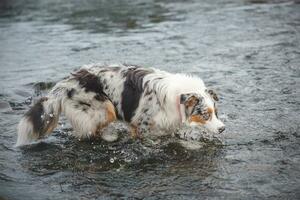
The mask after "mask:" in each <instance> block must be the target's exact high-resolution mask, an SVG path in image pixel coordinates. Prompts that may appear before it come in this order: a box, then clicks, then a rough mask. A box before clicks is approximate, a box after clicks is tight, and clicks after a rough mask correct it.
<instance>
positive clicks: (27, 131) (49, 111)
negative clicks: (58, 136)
mask: <svg viewBox="0 0 300 200" xmlns="http://www.w3.org/2000/svg"><path fill="white" fill-rule="evenodd" d="M60 112H61V99H59V98H57V97H55V96H49V97H42V98H41V99H39V100H38V101H37V102H36V103H35V104H34V105H33V107H32V108H31V109H30V110H28V111H27V112H26V113H25V115H24V116H23V118H22V119H21V121H20V123H19V125H18V139H17V143H16V146H20V145H24V144H28V143H30V142H32V141H34V140H36V139H39V138H42V137H44V136H45V135H47V134H50V133H51V132H52V131H53V129H54V128H55V127H56V126H57V123H58V119H59V114H60Z"/></svg>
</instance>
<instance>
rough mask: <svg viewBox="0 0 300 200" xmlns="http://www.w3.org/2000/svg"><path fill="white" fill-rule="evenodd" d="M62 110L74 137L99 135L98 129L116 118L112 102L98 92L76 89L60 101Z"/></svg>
mask: <svg viewBox="0 0 300 200" xmlns="http://www.w3.org/2000/svg"><path fill="white" fill-rule="evenodd" d="M62 112H63V113H64V114H65V115H66V117H67V118H68V120H69V121H70V123H71V124H72V127H73V128H74V134H75V136H76V137H79V138H85V137H91V136H96V135H100V130H101V129H102V128H104V127H105V126H107V125H108V124H109V123H111V122H112V121H115V120H116V113H115V108H114V106H113V104H112V103H111V102H110V101H109V100H108V99H107V98H99V94H96V93H94V92H86V91H85V90H84V89H81V90H76V91H74V92H73V94H72V96H71V97H67V98H65V99H64V100H63V102H62Z"/></svg>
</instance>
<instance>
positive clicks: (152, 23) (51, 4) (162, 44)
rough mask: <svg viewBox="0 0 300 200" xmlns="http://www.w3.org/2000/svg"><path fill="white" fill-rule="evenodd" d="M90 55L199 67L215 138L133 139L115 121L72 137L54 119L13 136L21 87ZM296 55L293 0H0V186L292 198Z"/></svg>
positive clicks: (299, 26)
mask: <svg viewBox="0 0 300 200" xmlns="http://www.w3.org/2000/svg"><path fill="white" fill-rule="evenodd" d="M92 62H102V63H118V62H125V63H133V64H138V65H142V66H148V67H157V68H161V69H163V70H168V71H171V72H185V73H192V74H195V75H198V76H200V77H201V78H202V79H204V81H205V82H206V84H207V85H208V86H210V87H212V88H214V89H216V90H217V91H218V93H219V96H220V98H221V100H220V103H219V105H220V112H221V113H220V114H221V117H222V118H223V120H224V121H225V124H226V126H227V129H226V131H225V133H224V135H223V136H222V142H223V144H224V145H219V144H217V143H216V142H206V143H204V146H203V148H201V149H199V150H196V151H190V150H186V149H184V148H182V147H180V146H179V145H177V144H176V142H175V143H172V142H170V143H168V142H162V143H160V144H156V145H155V144H154V145H153V144H152V145H149V144H142V143H141V142H140V141H132V140H130V139H129V138H128V137H127V136H126V134H124V133H126V129H125V128H124V127H123V126H122V125H116V128H115V129H113V130H114V131H116V132H118V133H119V134H120V135H122V137H121V139H120V140H119V141H117V142H114V143H112V144H109V143H105V142H103V141H100V140H96V141H78V140H76V139H74V138H72V137H71V136H69V135H68V132H70V131H71V130H70V129H69V128H68V125H67V124H66V125H65V120H62V122H61V125H60V126H59V128H58V129H56V131H55V132H54V134H53V135H51V136H50V137H49V138H47V139H45V140H44V141H43V142H41V143H38V144H34V145H31V146H28V147H25V148H22V149H17V148H14V147H13V145H14V143H15V141H16V125H17V123H18V121H19V120H20V118H21V116H22V114H23V113H24V112H25V110H27V109H28V107H29V105H30V102H31V98H32V97H36V96H38V95H40V93H41V92H43V89H45V88H47V87H48V86H50V85H51V83H53V82H57V81H58V80H60V79H61V78H63V77H64V76H66V75H67V74H68V73H69V72H70V71H72V70H74V69H75V68H77V67H79V66H80V65H82V64H88V63H92ZM299 65H300V4H299V1H280V0H279V1H267V0H253V1H251V0H250V1H246V0H244V1H243V0H222V1H221V0H220V1H210V0H203V1H200V0H199V1H197V0H194V1H183V0H182V1H180V0H177V1H162V0H149V1H146V0H135V1H129V0H123V1H109V0H102V1H100V0H99V1H96V0H94V1H91V0H90V1H76V0H74V1H71V0H64V1H62V0H51V1H50V0H49V1H43V0H39V1H35V0H0V197H3V198H7V199H105V198H115V199H119V198H125V199H126V198H129V197H131V198H133V199H135V198H136V199H143V198H146V199H222V198H224V199H299V198H300V167H299V165H300V150H299V147H300V138H299V137H300V125H299V123H300V116H299V114H300V91H299V87H300V66H299ZM62 125H65V126H62ZM122 133H123V134H122ZM166 140H168V139H166ZM162 141H165V140H164V139H162Z"/></svg>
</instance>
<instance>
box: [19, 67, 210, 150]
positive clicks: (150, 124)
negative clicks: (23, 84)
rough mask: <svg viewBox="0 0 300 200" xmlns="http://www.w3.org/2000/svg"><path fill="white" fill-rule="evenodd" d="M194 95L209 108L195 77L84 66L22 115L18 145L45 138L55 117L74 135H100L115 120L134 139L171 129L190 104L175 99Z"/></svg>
mask: <svg viewBox="0 0 300 200" xmlns="http://www.w3.org/2000/svg"><path fill="white" fill-rule="evenodd" d="M182 83H184V84H182ZM193 93H197V94H200V96H201V98H202V100H203V101H205V102H206V104H207V105H208V106H210V107H214V103H213V100H212V98H211V94H209V92H207V89H206V87H205V86H204V83H203V81H202V80H201V79H199V78H197V77H192V76H188V75H183V74H171V73H168V72H165V71H161V70H158V69H152V68H141V67H137V66H129V65H116V66H100V65H89V66H84V67H83V68H81V69H80V70H78V71H76V72H74V73H72V74H71V75H70V76H69V77H67V78H65V79H64V80H62V81H60V82H58V83H57V84H56V85H55V86H54V87H53V89H52V90H51V91H50V92H49V94H48V95H47V97H43V98H41V99H40V100H39V101H38V102H37V103H36V104H35V105H34V106H33V107H32V108H31V109H30V110H29V111H28V112H27V113H26V114H25V115H24V117H23V118H22V119H21V121H20V123H19V126H18V140H17V145H23V144H26V143H29V142H31V141H33V140H35V139H39V138H42V137H44V136H45V135H47V134H50V133H51V132H52V130H53V129H54V128H55V127H56V125H57V122H58V119H59V115H60V113H63V114H64V115H65V116H66V117H67V119H68V120H69V121H70V122H71V124H72V126H73V128H74V135H75V136H76V137H90V136H96V135H101V129H102V128H104V127H105V126H107V125H108V124H109V123H111V122H113V121H115V120H117V119H119V120H124V121H126V122H128V123H129V124H130V127H131V133H132V136H133V137H138V136H140V135H141V134H144V133H148V132H149V131H150V130H155V129H163V130H170V129H174V128H177V127H179V126H180V125H181V124H183V123H184V120H185V119H186V118H187V113H188V112H190V111H191V107H190V106H191V105H192V104H194V103H193V102H192V101H187V100H188V98H186V99H187V100H186V102H184V103H180V105H179V103H178V102H181V101H183V100H182V98H183V96H180V95H182V94H193ZM196 103H198V100H197V102H196ZM190 104H191V105H190ZM206 104H205V105H206ZM179 109H180V110H182V111H183V112H180V111H179ZM190 114H191V113H190ZM191 119H192V118H191ZM195 119H196V118H195ZM197 120H198V121H199V119H198V118H197Z"/></svg>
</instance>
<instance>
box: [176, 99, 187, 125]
mask: <svg viewBox="0 0 300 200" xmlns="http://www.w3.org/2000/svg"><path fill="white" fill-rule="evenodd" d="M176 109H177V115H178V116H179V120H180V123H185V121H186V117H185V111H184V105H183V104H180V96H177V97H176Z"/></svg>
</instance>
